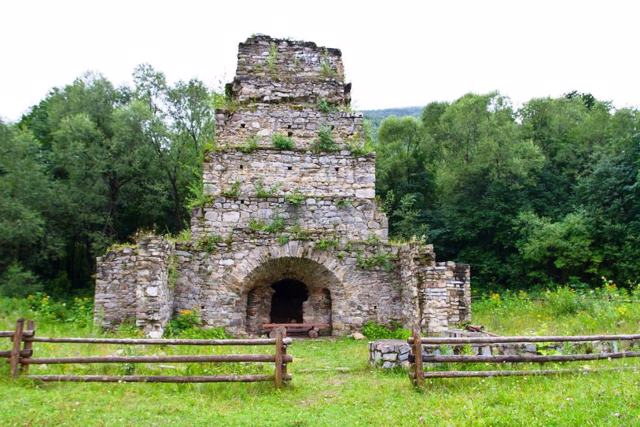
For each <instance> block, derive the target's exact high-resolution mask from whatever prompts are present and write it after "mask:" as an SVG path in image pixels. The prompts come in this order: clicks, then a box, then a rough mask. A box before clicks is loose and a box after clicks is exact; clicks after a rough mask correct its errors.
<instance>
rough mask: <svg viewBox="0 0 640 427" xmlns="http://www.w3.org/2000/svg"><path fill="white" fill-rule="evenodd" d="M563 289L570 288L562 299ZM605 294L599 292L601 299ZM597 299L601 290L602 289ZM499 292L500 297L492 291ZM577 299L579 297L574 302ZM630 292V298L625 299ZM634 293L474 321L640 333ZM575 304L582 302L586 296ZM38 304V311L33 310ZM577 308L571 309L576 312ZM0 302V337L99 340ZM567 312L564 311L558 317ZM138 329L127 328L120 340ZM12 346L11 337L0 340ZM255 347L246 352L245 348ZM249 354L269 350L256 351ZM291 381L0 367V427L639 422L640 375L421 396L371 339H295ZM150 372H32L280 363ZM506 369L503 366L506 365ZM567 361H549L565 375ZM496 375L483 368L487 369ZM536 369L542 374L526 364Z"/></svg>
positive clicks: (71, 349)
mask: <svg viewBox="0 0 640 427" xmlns="http://www.w3.org/2000/svg"><path fill="white" fill-rule="evenodd" d="M561 292H564V291H561ZM598 292H600V291H598ZM596 294H597V292H596ZM495 295H497V294H495ZM576 295H577V294H576V293H574V294H573V296H574V297H576ZM627 296H631V297H632V296H633V295H627ZM627 296H625V297H620V298H617V297H614V298H613V299H608V297H607V296H605V295H604V294H602V295H600V294H597V295H595V296H594V298H593V306H591V307H590V306H588V305H579V306H578V307H577V308H571V309H569V310H565V309H564V308H561V307H566V306H567V304H565V303H558V301H557V299H560V300H562V301H565V302H566V301H567V300H569V299H570V298H569V297H571V295H569V296H567V295H561V294H559V295H555V293H554V292H553V291H552V292H551V293H550V294H549V295H546V294H544V293H543V294H538V295H533V296H532V295H525V294H517V293H510V294H501V295H500V296H499V297H496V296H487V297H486V298H483V299H481V300H478V302H477V303H475V304H474V306H473V310H474V323H476V324H478V323H479V324H485V325H487V326H490V329H493V331H494V332H498V333H508V334H516V333H518V334H520V333H537V334H543V333H545V334H547V333H549V334H555V333H561V334H577V333H605V332H606V333H626V332H637V331H638V329H639V328H640V327H639V324H640V305H639V304H637V303H631V302H624V300H625V299H626V300H630V299H629V298H626V297H627ZM578 298H580V297H579V296H578ZM34 304H35V303H34ZM568 305H571V304H568ZM30 307H31V306H30V305H29V304H27V303H26V302H25V301H11V300H7V299H0V329H3V330H4V329H10V328H11V327H12V326H13V323H14V321H15V319H16V318H17V317H18V316H20V315H22V316H25V317H28V318H34V317H35V319H36V321H37V322H38V325H39V331H38V334H39V335H41V336H45V335H47V336H90V335H100V334H101V332H100V331H98V330H97V329H95V328H93V327H91V325H90V324H83V325H79V324H76V323H75V322H73V321H71V322H66V321H62V320H60V319H56V318H53V317H49V316H48V315H44V314H42V313H41V312H40V311H39V310H40V306H38V305H37V304H36V305H34V307H35V308H36V309H37V310H35V311H34V310H32V309H31V308H30ZM561 313H563V314H561ZM133 333H135V331H134V330H132V329H130V328H129V329H126V328H125V329H123V330H122V331H120V332H119V333H118V335H121V336H130V335H131V334H133ZM0 343H1V344H3V349H4V348H6V347H7V345H8V340H6V339H4V340H2V341H0ZM118 350H119V348H118V346H106V345H98V346H95V347H92V350H86V346H85V347H83V346H80V345H77V346H71V345H60V344H58V345H56V344H43V343H36V345H35V352H36V355H37V356H40V357H46V356H52V355H58V356H64V355H67V356H69V355H72V354H83V355H84V354H86V355H89V354H115V353H116V352H118ZM245 350H246V348H245ZM132 351H133V352H134V354H153V353H154V352H155V353H156V354H157V353H158V352H165V353H167V354H173V352H174V351H176V352H181V353H199V354H210V353H213V352H227V353H237V352H239V351H242V348H241V347H238V348H220V347H218V348H205V347H195V348H189V347H187V348H178V349H175V348H170V347H167V348H161V347H153V348H152V347H144V346H139V347H135V348H133V349H132ZM251 351H252V352H268V351H271V349H270V348H266V347H256V348H252V349H251ZM288 352H289V354H292V355H293V357H294V363H293V364H291V365H290V367H289V372H291V373H292V375H293V381H292V383H291V384H290V385H289V386H288V387H286V388H285V389H284V390H281V391H278V390H274V389H273V386H272V385H271V384H269V383H264V384H211V385H207V384H193V385H174V384H72V383H63V384H51V383H50V384H36V383H33V382H30V381H27V380H20V381H18V382H11V381H8V380H7V375H6V374H7V367H6V364H4V363H3V364H0V425H7V426H10V425H38V426H41V425H44V426H76V425H86V426H94V425H117V426H120V425H124V426H129V425H131V426H134V425H135V426H157V425H172V426H173V425H185V426H186V425H188V426H193V425H195V426H209V425H216V426H236V425H242V426H244V425H260V426H263V425H264V426H336V425H348V426H371V425H373V426H387V425H393V426H421V425H429V426H431V425H434V426H440V425H443V426H450V425H453V426H456V425H461V426H469V425H471V426H549V425H553V426H583V425H587V426H588V425H594V426H595V425H597V426H617V425H638V424H639V423H640V404H639V403H638V402H639V398H640V387H639V385H640V373H639V372H638V371H624V372H604V373H591V374H579V375H566V376H559V377H521V378H488V379H479V378H474V379H446V380H431V381H427V386H426V388H425V391H424V392H418V391H416V390H414V389H413V387H412V386H411V385H410V383H409V379H408V378H407V375H406V373H405V372H403V371H402V370H394V371H392V372H384V371H382V370H379V369H374V368H371V367H369V366H368V364H367V342H366V340H365V341H354V340H352V339H350V338H340V339H334V338H325V339H318V340H296V341H295V342H294V344H293V345H291V346H290V347H289V351H288ZM167 365H169V366H167V367H159V366H158V365H156V366H155V367H153V366H151V365H149V366H144V365H128V366H124V367H116V366H114V367H104V366H100V365H95V366H92V367H90V369H91V370H89V369H85V368H82V367H80V366H76V365H69V366H67V367H59V366H51V367H49V368H47V369H45V368H43V367H35V366H34V367H32V368H31V369H32V371H33V372H34V373H45V372H46V373H58V372H66V373H101V372H103V370H104V372H107V373H129V372H131V369H133V372H134V373H151V372H154V373H157V374H171V373H175V372H180V373H184V374H186V373H202V372H208V373H217V372H222V371H223V372H234V371H236V372H238V371H240V372H242V373H246V372H255V373H270V372H271V370H272V365H270V364H265V365H264V366H262V367H252V366H249V365H242V364H228V365H224V366H222V367H220V366H219V365H218V366H216V365H213V364H210V365H206V366H203V367H197V366H193V365H186V366H183V367H181V368H180V367H177V365H176V367H175V368H172V367H171V366H173V365H171V364H167ZM585 365H586V366H589V367H591V368H595V367H599V366H603V367H604V366H620V365H626V366H636V367H640V362H639V361H637V360H627V361H611V362H608V361H603V362H593V363H584V362H577V363H573V364H570V365H567V366H573V367H583V366H585ZM508 366H509V365H506V366H505V368H508ZM557 366H558V365H552V366H549V365H546V367H557ZM487 368H488V367H484V366H480V367H479V369H487ZM524 368H525V369H536V368H537V367H536V366H530V365H527V366H524Z"/></svg>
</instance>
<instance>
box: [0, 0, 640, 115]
mask: <svg viewBox="0 0 640 427" xmlns="http://www.w3.org/2000/svg"><path fill="white" fill-rule="evenodd" d="M0 17H1V20H0V40H1V44H0V46H1V47H2V51H1V53H0V58H2V60H1V61H2V62H1V65H0V117H2V118H4V119H5V120H16V119H18V118H19V117H20V115H21V114H22V113H24V112H25V111H26V110H27V109H28V108H29V107H30V106H31V105H33V104H36V103H37V102H38V101H39V100H40V99H42V98H43V97H44V96H45V95H46V93H47V92H48V91H49V89H51V88H52V87H54V86H62V85H65V84H67V83H70V82H71V81H73V79H74V78H76V77H78V76H80V75H81V74H82V73H84V72H85V71H89V70H91V71H98V72H100V73H102V74H103V75H105V76H106V77H107V78H109V79H110V80H111V81H113V82H114V83H116V84H122V83H128V82H130V81H131V72H132V71H133V68H134V67H135V66H136V65H137V64H140V63H150V64H152V65H153V66H154V67H156V68H157V69H159V70H161V71H163V72H165V74H166V75H167V77H168V78H169V80H170V81H175V80H180V79H182V80H187V79H189V78H192V77H197V78H199V79H202V80H203V81H205V82H206V83H207V84H208V85H210V86H212V87H221V85H220V82H226V81H229V80H231V78H232V76H233V74H234V72H235V61H236V53H237V45H238V42H240V41H243V40H245V39H246V38H247V37H249V36H250V35H251V34H253V33H263V34H269V35H271V36H275V37H290V38H293V39H303V40H312V41H315V42H316V43H318V44H319V45H324V46H328V47H337V48H340V49H342V52H343V58H344V62H345V70H346V74H347V79H348V80H349V81H351V82H352V83H353V91H352V94H353V102H354V106H355V107H356V108H357V109H374V108H387V107H402V106H414V105H425V104H426V103H428V102H431V101H437V100H447V101H452V100H454V99H456V98H458V97H460V96H462V95H463V94H465V93H467V92H478V93H483V92H488V91H492V90H499V91H500V92H501V93H502V94H504V95H507V96H509V97H511V99H512V100H513V102H514V104H516V105H518V104H520V103H522V102H524V101H526V100H528V99H530V98H532V97H540V96H560V95H562V94H563V93H566V92H569V91H571V90H579V91H584V92H591V93H592V94H594V95H595V96H596V97H597V98H600V99H605V100H610V101H612V102H613V103H614V105H615V106H617V107H626V106H640V84H639V79H640V72H639V71H640V70H639V64H640V58H639V48H640V43H639V42H640V24H639V23H638V20H639V19H640V2H638V1H633V0H629V1H614V0H606V1H604V0H603V1H584V0H583V1H563V0H554V1H546V0H535V1H524V0H521V1H516V0H511V1H508V0H505V1H489V0H482V1H479V0H472V1H450V0H447V1H443V0H441V1H415V2H409V1H407V2H403V1H348V0H341V1H329V0H324V1H301V0H297V1H275V0H274V1H265V0H262V1H260V0H257V1H241V0H224V1H205V0H201V1H187V0H180V1H159V0H155V1H137V0H126V1H120V0H109V1H91V0H83V1H63V0H57V1H51V0H43V1H32V0H3V1H2V2H1V3H0Z"/></svg>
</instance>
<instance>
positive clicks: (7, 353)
mask: <svg viewBox="0 0 640 427" xmlns="http://www.w3.org/2000/svg"><path fill="white" fill-rule="evenodd" d="M32 353H33V351H31V350H20V357H30V356H31V354H32ZM0 357H6V358H8V357H11V352H10V351H0Z"/></svg>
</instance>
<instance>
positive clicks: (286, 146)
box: [271, 133, 295, 151]
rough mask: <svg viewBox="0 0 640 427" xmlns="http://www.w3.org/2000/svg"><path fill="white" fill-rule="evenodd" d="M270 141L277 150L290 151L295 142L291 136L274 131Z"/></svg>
mask: <svg viewBox="0 0 640 427" xmlns="http://www.w3.org/2000/svg"><path fill="white" fill-rule="evenodd" d="M271 143H272V144H273V146H274V147H276V148H277V149H279V150H289V151H291V150H293V148H294V147H295V144H294V143H293V140H292V139H291V138H289V137H288V136H284V135H281V134H279V133H276V134H274V135H273V136H272V137H271Z"/></svg>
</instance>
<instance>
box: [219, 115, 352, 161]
mask: <svg viewBox="0 0 640 427" xmlns="http://www.w3.org/2000/svg"><path fill="white" fill-rule="evenodd" d="M363 120H364V119H363V117H362V113H354V112H341V111H335V110H330V111H328V112H323V111H319V110H318V109H317V108H315V107H310V106H304V105H303V106H300V107H297V108H296V109H295V110H293V111H292V110H291V108H290V107H288V106H285V105H276V106H272V105H268V104H254V105H251V106H250V107H242V108H239V109H238V110H235V111H225V110H218V111H217V112H216V131H217V135H218V137H217V143H218V144H219V145H220V146H223V147H232V146H240V147H241V146H243V145H248V143H249V142H250V141H253V142H254V143H255V144H257V146H258V147H261V148H269V147H273V143H272V137H273V136H274V135H276V134H278V135H283V136H287V137H289V138H291V139H292V140H293V142H294V145H295V148H296V149H297V150H310V149H311V148H312V147H313V144H314V142H315V141H316V140H317V139H318V131H320V130H327V131H329V132H331V135H332V137H333V140H334V142H335V143H336V144H337V145H338V147H340V148H346V147H347V144H354V143H358V142H361V141H362V140H363V138H364V136H365V135H364V128H363Z"/></svg>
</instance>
